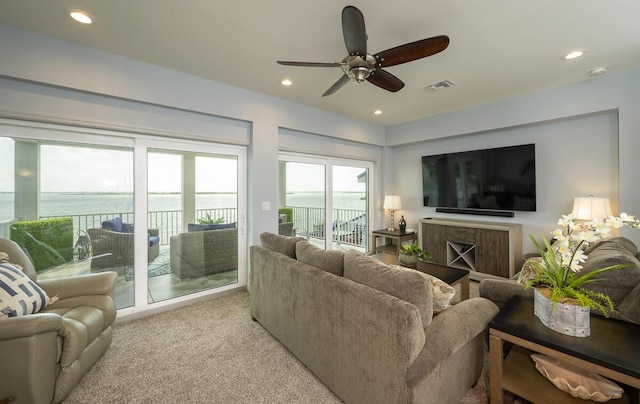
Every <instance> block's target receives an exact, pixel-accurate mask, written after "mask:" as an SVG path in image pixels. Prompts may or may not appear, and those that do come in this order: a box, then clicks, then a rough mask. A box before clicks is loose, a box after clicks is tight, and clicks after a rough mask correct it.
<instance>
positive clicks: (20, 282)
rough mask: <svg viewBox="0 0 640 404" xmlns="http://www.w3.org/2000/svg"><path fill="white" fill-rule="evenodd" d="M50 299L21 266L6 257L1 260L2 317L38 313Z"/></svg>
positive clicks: (0, 313) (0, 314)
mask: <svg viewBox="0 0 640 404" xmlns="http://www.w3.org/2000/svg"><path fill="white" fill-rule="evenodd" d="M2 254H4V253H2ZM4 257H6V254H4ZM0 258H1V257H0ZM50 301H51V299H49V296H47V294H46V293H45V292H44V291H43V290H42V289H40V287H39V286H38V285H36V284H35V283H34V282H33V281H32V280H31V279H29V277H28V276H27V275H25V274H24V273H23V272H22V271H21V270H20V269H19V266H17V265H13V264H11V263H10V262H8V261H6V259H5V260H2V261H0V318H3V317H17V316H24V315H27V314H33V313H37V312H39V311H40V310H42V309H44V308H45V307H46V306H47V305H48V304H49V302H50Z"/></svg>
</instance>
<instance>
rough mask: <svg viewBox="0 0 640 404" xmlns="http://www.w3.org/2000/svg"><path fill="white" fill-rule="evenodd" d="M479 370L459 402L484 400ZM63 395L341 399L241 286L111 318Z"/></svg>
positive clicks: (87, 398)
mask: <svg viewBox="0 0 640 404" xmlns="http://www.w3.org/2000/svg"><path fill="white" fill-rule="evenodd" d="M485 367H486V365H485ZM486 375H487V372H483V376H481V378H480V382H479V383H478V384H477V385H476V386H475V387H474V388H473V389H470V390H469V391H468V392H467V394H466V396H465V397H464V399H463V401H462V403H464V404H486V403H488V400H487V394H486V391H487V390H486V388H485V386H486V385H487V382H488V380H487V377H486ZM433 402H434V403H437V402H438V401H437V398H434V401H433ZM64 403H65V404H75V403H82V404H86V403H341V401H340V399H339V398H338V397H336V396H335V395H334V394H333V393H332V392H331V391H330V390H329V389H328V388H327V387H326V386H325V385H324V384H322V382H320V380H318V379H317V378H316V377H315V376H314V375H313V373H311V372H310V371H309V370H308V369H307V368H306V367H305V366H304V365H303V364H302V363H300V362H299V361H298V360H297V359H296V358H295V357H294V356H293V355H292V354H291V353H290V352H289V351H288V350H287V349H286V348H285V347H284V346H282V345H281V344H280V343H279V342H278V341H277V340H276V339H274V338H273V337H272V336H271V334H269V332H267V331H266V330H265V329H264V328H262V326H260V324H259V323H257V322H255V321H253V320H252V319H251V316H250V312H249V294H248V293H247V292H245V291H242V292H236V293H233V294H231V295H227V296H223V297H218V298H215V299H212V300H209V301H205V302H200V303H196V304H193V305H191V306H187V307H184V308H180V309H177V310H173V311H170V312H166V313H161V314H157V315H153V316H150V317H146V318H143V319H139V320H134V321H131V322H126V323H121V324H117V325H115V326H114V339H113V343H112V345H111V348H110V349H109V350H108V351H107V352H106V353H105V354H104V356H103V357H102V358H100V360H98V362H97V363H96V364H95V365H94V366H93V368H92V369H91V370H90V371H89V372H88V373H87V374H86V375H85V377H84V378H83V379H82V380H81V381H80V383H79V385H78V386H77V387H76V388H75V389H74V390H73V391H72V393H71V395H70V396H69V397H68V398H67V399H66V400H65V401H64Z"/></svg>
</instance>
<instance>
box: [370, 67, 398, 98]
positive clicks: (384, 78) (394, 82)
mask: <svg viewBox="0 0 640 404" xmlns="http://www.w3.org/2000/svg"><path fill="white" fill-rule="evenodd" d="M367 81H368V82H369V83H371V84H374V85H376V86H378V87H380V88H383V89H385V90H387V91H391V92H392V93H395V92H396V91H399V90H400V89H402V87H404V83H403V82H402V80H400V79H399V78H397V77H396V76H394V75H393V74H391V73H389V72H388V71H386V70H382V69H376V70H374V71H373V72H372V73H371V74H370V75H369V77H367Z"/></svg>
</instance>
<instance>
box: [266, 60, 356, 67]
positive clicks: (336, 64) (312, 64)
mask: <svg viewBox="0 0 640 404" xmlns="http://www.w3.org/2000/svg"><path fill="white" fill-rule="evenodd" d="M278 64H279V65H284V66H303V67H341V66H342V65H343V64H344V63H340V62H328V63H324V62H287V61H282V60H278Z"/></svg>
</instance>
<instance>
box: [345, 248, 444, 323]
mask: <svg viewBox="0 0 640 404" xmlns="http://www.w3.org/2000/svg"><path fill="white" fill-rule="evenodd" d="M423 275H425V274H423V273H422V272H419V271H406V270H400V269H396V268H392V267H390V266H388V265H386V264H384V263H382V262H380V261H378V260H376V259H374V258H371V257H369V256H367V255H364V254H363V253H361V252H359V251H357V250H347V251H346V252H345V253H344V277H345V278H348V279H351V280H352V281H355V282H358V283H361V284H363V285H366V286H369V287H371V288H374V289H377V290H379V291H381V292H384V293H387V294H389V295H392V296H395V297H397V298H398V299H402V300H404V301H406V302H409V303H411V304H413V305H415V306H416V307H418V311H419V312H420V317H421V318H422V326H423V327H427V326H428V325H429V324H431V319H432V317H433V305H432V286H431V281H430V280H429V279H428V278H427V277H425V276H423Z"/></svg>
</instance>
